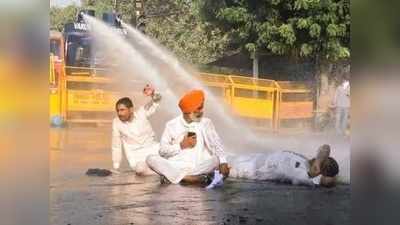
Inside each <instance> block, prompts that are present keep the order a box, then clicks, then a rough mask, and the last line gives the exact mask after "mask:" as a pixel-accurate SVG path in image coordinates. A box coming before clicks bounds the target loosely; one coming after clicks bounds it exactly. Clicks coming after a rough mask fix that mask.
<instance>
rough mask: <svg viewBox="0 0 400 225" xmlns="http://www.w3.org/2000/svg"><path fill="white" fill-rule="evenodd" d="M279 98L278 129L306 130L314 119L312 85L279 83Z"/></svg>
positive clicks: (288, 82) (289, 82)
mask: <svg viewBox="0 0 400 225" xmlns="http://www.w3.org/2000/svg"><path fill="white" fill-rule="evenodd" d="M276 83H277V85H278V87H279V96H278V101H277V107H276V111H277V121H276V122H277V125H276V126H277V128H280V127H286V128H293V126H294V125H301V128H304V126H305V123H306V122H307V120H310V119H312V117H313V108H314V98H313V94H312V90H311V85H310V83H307V82H294V81H277V82H276Z"/></svg>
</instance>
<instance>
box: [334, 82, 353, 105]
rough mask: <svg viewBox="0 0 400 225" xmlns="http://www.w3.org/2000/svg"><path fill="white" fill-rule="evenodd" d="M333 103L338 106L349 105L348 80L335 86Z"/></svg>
mask: <svg viewBox="0 0 400 225" xmlns="http://www.w3.org/2000/svg"><path fill="white" fill-rule="evenodd" d="M333 102H334V105H336V106H337V107H340V108H349V107H350V83H349V81H345V82H343V83H342V84H341V85H339V86H338V87H337V88H336V92H335V96H334V99H333Z"/></svg>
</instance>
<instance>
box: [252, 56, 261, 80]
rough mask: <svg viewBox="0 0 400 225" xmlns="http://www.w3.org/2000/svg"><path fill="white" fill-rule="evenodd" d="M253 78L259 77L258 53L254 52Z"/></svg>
mask: <svg viewBox="0 0 400 225" xmlns="http://www.w3.org/2000/svg"><path fill="white" fill-rule="evenodd" d="M252 58H253V78H255V79H258V75H259V73H258V68H259V63H258V59H259V57H258V54H257V53H253V57H252Z"/></svg>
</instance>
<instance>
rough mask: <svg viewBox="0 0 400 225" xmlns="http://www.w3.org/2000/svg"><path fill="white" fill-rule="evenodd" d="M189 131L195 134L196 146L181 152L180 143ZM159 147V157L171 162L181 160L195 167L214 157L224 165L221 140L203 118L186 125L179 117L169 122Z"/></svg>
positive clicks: (209, 123) (213, 128)
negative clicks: (168, 159)
mask: <svg viewBox="0 0 400 225" xmlns="http://www.w3.org/2000/svg"><path fill="white" fill-rule="evenodd" d="M189 131H190V132H195V133H196V137H197V139H196V140H197V142H196V146H195V147H194V148H192V149H184V150H182V149H181V147H180V143H181V141H182V140H183V138H184V137H185V135H187V133H188V132H189ZM160 145H161V149H160V155H161V156H163V157H165V158H170V159H171V160H173V161H177V162H178V161H179V160H182V161H184V162H183V163H185V164H192V165H193V166H196V165H198V164H199V163H201V162H203V161H204V160H207V159H210V158H211V156H212V155H215V156H217V157H218V158H219V161H220V163H226V157H225V153H224V149H223V146H222V143H221V139H220V138H219V136H218V134H217V132H216V130H215V127H214V124H213V123H212V121H211V120H210V119H209V118H204V117H203V118H202V119H201V120H200V122H192V123H187V122H186V121H185V120H184V118H183V116H182V115H181V116H178V117H176V118H174V119H172V120H170V121H169V122H168V123H167V124H166V127H165V130H164V133H163V135H162V137H161V143H160Z"/></svg>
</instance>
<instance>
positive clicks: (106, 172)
mask: <svg viewBox="0 0 400 225" xmlns="http://www.w3.org/2000/svg"><path fill="white" fill-rule="evenodd" d="M111 174H112V172H111V171H109V170H106V169H99V168H95V169H88V170H87V171H86V175H88V176H98V177H106V176H110V175H111Z"/></svg>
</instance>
